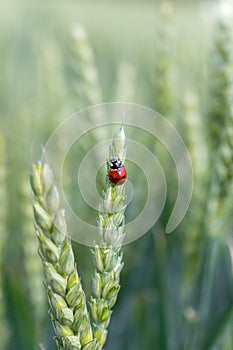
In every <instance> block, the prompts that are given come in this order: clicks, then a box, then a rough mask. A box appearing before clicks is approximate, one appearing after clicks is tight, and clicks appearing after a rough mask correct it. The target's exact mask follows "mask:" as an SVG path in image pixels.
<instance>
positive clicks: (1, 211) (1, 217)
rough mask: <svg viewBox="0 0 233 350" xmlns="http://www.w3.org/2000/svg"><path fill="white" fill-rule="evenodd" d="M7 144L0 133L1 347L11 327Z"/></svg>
mask: <svg viewBox="0 0 233 350" xmlns="http://www.w3.org/2000/svg"><path fill="white" fill-rule="evenodd" d="M5 175H6V171H5V146H4V139H3V137H2V135H1V134H0V324H1V327H0V337H1V347H2V349H5V348H6V345H7V342H8V337H9V329H8V325H7V321H6V310H5V301H4V293H3V276H2V263H3V255H4V247H5V240H6V226H5V220H6V211H5V208H6V183H5Z"/></svg>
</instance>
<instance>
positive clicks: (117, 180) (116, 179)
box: [108, 158, 127, 185]
mask: <svg viewBox="0 0 233 350" xmlns="http://www.w3.org/2000/svg"><path fill="white" fill-rule="evenodd" d="M126 177H127V173H126V169H125V167H124V165H122V164H121V161H120V160H119V159H118V160H117V159H116V158H112V159H111V163H110V169H109V171H108V178H109V181H110V182H112V183H113V184H115V185H122V184H123V183H124V182H125V181H126Z"/></svg>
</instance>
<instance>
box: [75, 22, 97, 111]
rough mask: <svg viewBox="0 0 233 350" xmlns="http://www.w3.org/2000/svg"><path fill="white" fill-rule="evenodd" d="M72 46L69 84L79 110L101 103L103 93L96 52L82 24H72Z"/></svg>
mask: <svg viewBox="0 0 233 350" xmlns="http://www.w3.org/2000/svg"><path fill="white" fill-rule="evenodd" d="M70 46H71V47H70V57H69V66H68V79H69V80H68V86H69V87H70V92H71V94H72V96H73V99H72V100H73V104H74V106H75V108H76V109H77V111H78V110H80V109H82V108H84V107H89V106H91V105H94V104H98V103H100V102H101V101H102V93H101V89H100V83H99V74H98V70H97V67H96V64H95V61H94V53H93V50H92V48H91V46H90V45H89V42H88V36H87V33H86V30H85V28H84V27H83V26H82V25H80V24H74V25H73V26H72V28H71V42H70Z"/></svg>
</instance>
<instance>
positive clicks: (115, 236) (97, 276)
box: [90, 127, 126, 349]
mask: <svg viewBox="0 0 233 350" xmlns="http://www.w3.org/2000/svg"><path fill="white" fill-rule="evenodd" d="M125 150H126V149H125V134H124V129H123V127H121V129H120V131H119V132H118V134H117V135H116V136H115V137H114V138H113V141H112V143H111V145H110V150H109V160H110V161H111V159H112V158H117V159H118V158H119V159H120V160H121V161H122V162H124V160H125ZM125 200H126V196H125V186H124V184H123V185H121V186H117V185H113V184H112V183H110V182H109V181H108V182H107V188H106V191H105V192H104V193H103V200H102V203H101V207H100V213H99V217H98V225H99V233H100V244H99V245H98V244H96V245H95V247H94V249H93V250H92V252H93V257H94V265H95V269H96V270H95V273H94V276H93V281H92V290H93V296H92V297H91V301H90V306H91V315H92V320H93V332H94V336H95V338H96V339H97V341H98V349H102V348H103V346H104V344H105V342H106V337H107V327H108V325H109V322H110V318H111V313H112V311H111V309H112V307H113V306H114V304H115V303H116V300H117V295H118V292H119V289H120V284H119V282H120V272H121V270H122V267H123V262H122V253H121V245H122V242H123V239H124V235H125V234H124V211H125Z"/></svg>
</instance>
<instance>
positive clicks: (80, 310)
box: [31, 162, 96, 350]
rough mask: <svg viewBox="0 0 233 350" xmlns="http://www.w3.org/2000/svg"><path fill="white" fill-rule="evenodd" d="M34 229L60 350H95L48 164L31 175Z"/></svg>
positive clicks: (34, 166) (84, 302)
mask: <svg viewBox="0 0 233 350" xmlns="http://www.w3.org/2000/svg"><path fill="white" fill-rule="evenodd" d="M31 187H32V191H33V197H34V199H33V209H34V218H35V228H36V233H37V237H38V240H39V254H40V257H41V259H42V262H43V266H44V272H45V287H46V290H47V294H48V298H49V303H50V306H51V310H50V316H51V320H52V323H53V327H54V331H55V333H56V343H57V347H58V349H66V350H70V349H72V350H76V349H77V350H78V349H83V350H94V349H96V340H95V339H94V338H93V335H92V329H91V325H90V319H89V314H88V312H87V307H86V298H85V294H84V292H83V289H82V286H81V282H80V278H79V276H78V273H77V270H76V265H75V259H74V254H73V250H72V246H71V241H70V238H69V237H68V234H67V226H66V221H65V216H64V211H63V210H61V209H60V207H59V194H58V190H57V187H56V186H55V185H54V180H53V174H52V171H51V169H50V168H49V166H48V165H47V164H42V163H41V162H38V163H37V164H34V165H33V170H32V174H31Z"/></svg>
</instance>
